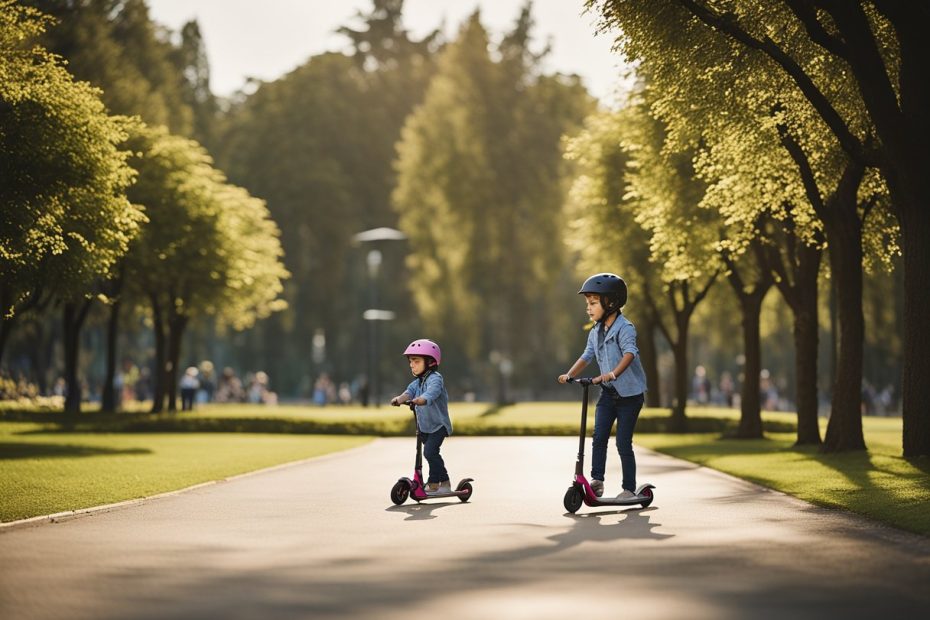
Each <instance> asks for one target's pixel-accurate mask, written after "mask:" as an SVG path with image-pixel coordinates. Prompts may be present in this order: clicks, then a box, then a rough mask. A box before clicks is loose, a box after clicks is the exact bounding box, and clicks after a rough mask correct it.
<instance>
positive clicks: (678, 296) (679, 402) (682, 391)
mask: <svg viewBox="0 0 930 620" xmlns="http://www.w3.org/2000/svg"><path fill="white" fill-rule="evenodd" d="M718 275H719V272H718V273H714V274H713V275H712V276H711V277H710V278H709V279H708V280H707V282H706V283H705V284H704V287H703V288H702V289H700V290H698V291H697V292H694V291H693V287H692V286H691V285H690V283H689V282H688V281H676V282H671V283H669V284H668V290H667V291H666V294H667V297H668V302H669V304H668V307H669V308H670V311H671V315H672V319H673V321H674V322H675V328H676V334H675V335H674V336H673V335H672V333H671V331H670V330H669V329H668V327H667V326H666V325H665V322H664V321H663V320H662V318H661V317H662V313H661V312H660V311H659V307H658V304H657V303H656V299H655V297H654V296H653V294H652V292H651V291H650V289H649V287H648V285H647V286H645V287H644V289H643V294H644V296H645V298H646V303H647V305H648V306H649V309H650V311H651V312H652V316H653V317H655V319H656V323H655V324H656V326H657V327H658V329H659V331H660V332H661V333H662V335H663V336H664V337H665V340H666V341H667V342H668V344H669V346H670V347H671V349H672V354H673V356H674V358H675V383H674V388H675V395H674V398H673V400H674V402H673V403H672V412H671V416H670V417H669V431H671V432H673V433H685V432H687V431H688V417H687V415H686V413H685V407H686V406H687V404H688V325H689V324H690V322H691V315H692V314H694V309H695V308H696V307H697V305H698V304H699V303H701V301H702V300H703V299H704V297H706V296H707V292H708V291H709V290H710V287H711V286H713V285H714V282H716V280H717V276H718Z"/></svg>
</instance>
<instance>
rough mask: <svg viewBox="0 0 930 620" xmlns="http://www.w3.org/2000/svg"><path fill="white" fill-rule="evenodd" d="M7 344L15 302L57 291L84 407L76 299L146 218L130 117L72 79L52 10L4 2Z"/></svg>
mask: <svg viewBox="0 0 930 620" xmlns="http://www.w3.org/2000/svg"><path fill="white" fill-rule="evenodd" d="M0 20H2V21H0V26H2V27H0V162H2V166H3V178H4V183H3V185H2V187H0V203H2V207H3V208H2V209H0V213H2V220H0V239H2V243H0V249H2V259H3V260H2V268H0V299H2V303H3V308H2V310H3V314H4V318H3V324H2V329H0V353H2V346H3V344H4V343H5V341H6V338H7V336H8V335H9V331H10V329H11V327H12V321H13V320H14V318H15V317H16V314H17V312H22V311H23V310H24V309H26V308H28V307H30V306H31V305H36V304H41V303H43V300H48V299H50V298H51V297H54V298H57V299H59V300H61V301H62V302H63V303H64V304H65V314H66V317H67V318H68V320H66V322H65V328H66V334H65V358H66V379H67V380H68V397H67V399H66V411H67V412H69V413H76V412H77V411H78V409H79V407H80V383H79V381H78V378H77V374H76V367H77V356H78V343H79V340H78V338H77V335H78V333H79V330H80V325H81V323H82V322H83V316H86V312H84V313H82V312H81V311H80V310H79V309H77V308H78V307H79V306H80V305H82V304H84V303H86V299H87V297H88V296H89V295H90V294H91V293H92V292H93V288H92V285H93V283H94V282H95V281H96V280H97V279H99V278H101V277H104V276H106V275H107V274H109V273H110V271H111V269H112V267H113V265H114V264H115V263H116V261H117V260H118V259H119V257H120V256H122V255H123V254H124V253H125V252H126V251H127V247H128V244H129V242H130V240H131V239H132V238H133V236H134V235H135V234H136V233H137V231H138V229H139V225H140V223H141V222H142V221H143V220H144V216H143V215H142V213H141V211H140V210H139V209H138V208H137V207H134V206H133V205H131V204H130V203H129V202H128V201H127V200H126V198H125V196H124V195H123V191H124V190H125V188H126V186H127V185H128V184H129V183H130V180H131V178H132V171H131V169H130V168H129V167H128V166H127V165H126V161H125V160H126V157H127V154H126V153H125V152H123V151H121V150H120V148H119V147H120V146H121V144H122V142H123V141H124V140H125V139H126V136H127V134H126V124H125V120H124V119H119V118H114V117H110V116H108V115H107V114H106V112H105V109H104V106H103V104H102V103H101V101H100V99H99V91H97V90H95V89H93V88H91V87H90V86H89V85H87V84H85V83H81V82H74V81H73V79H72V78H71V76H70V75H69V74H68V73H67V72H66V71H65V70H64V69H62V68H61V67H60V66H59V65H58V63H57V62H56V60H55V59H54V58H53V57H52V56H51V55H50V54H49V53H48V52H47V51H46V50H44V49H43V48H41V47H39V46H37V45H34V44H31V43H27V44H25V45H24V43H23V42H24V41H31V40H34V37H36V36H38V35H39V34H40V33H41V32H42V29H43V28H44V25H45V23H46V21H47V20H46V19H45V18H43V17H42V16H41V15H40V14H39V13H38V12H37V11H35V10H33V9H29V8H26V7H22V6H19V5H17V4H16V3H15V2H9V1H4V2H2V3H0Z"/></svg>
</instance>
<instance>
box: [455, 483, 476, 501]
mask: <svg viewBox="0 0 930 620" xmlns="http://www.w3.org/2000/svg"><path fill="white" fill-rule="evenodd" d="M458 490H459V491H465V493H462V494H461V495H459V501H460V502H467V501H468V500H470V499H471V494H472V492H473V491H474V489H473V488H472V486H471V482H466V483H465V484H463V485H462V486H461V487H459V489H458Z"/></svg>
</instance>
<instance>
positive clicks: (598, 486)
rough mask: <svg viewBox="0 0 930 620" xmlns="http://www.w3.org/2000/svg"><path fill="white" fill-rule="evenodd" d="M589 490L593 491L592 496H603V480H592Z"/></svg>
mask: <svg viewBox="0 0 930 620" xmlns="http://www.w3.org/2000/svg"><path fill="white" fill-rule="evenodd" d="M591 490H592V491H594V495H595V496H597V497H600V496H601V495H603V494H604V481H603V480H592V481H591Z"/></svg>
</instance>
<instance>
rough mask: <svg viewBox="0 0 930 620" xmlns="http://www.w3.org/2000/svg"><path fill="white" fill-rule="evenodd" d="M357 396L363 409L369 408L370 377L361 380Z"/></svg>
mask: <svg viewBox="0 0 930 620" xmlns="http://www.w3.org/2000/svg"><path fill="white" fill-rule="evenodd" d="M356 394H358V402H360V403H362V407H367V406H368V396H369V390H368V377H362V378H361V379H359V381H358V388H357V389H356Z"/></svg>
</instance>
